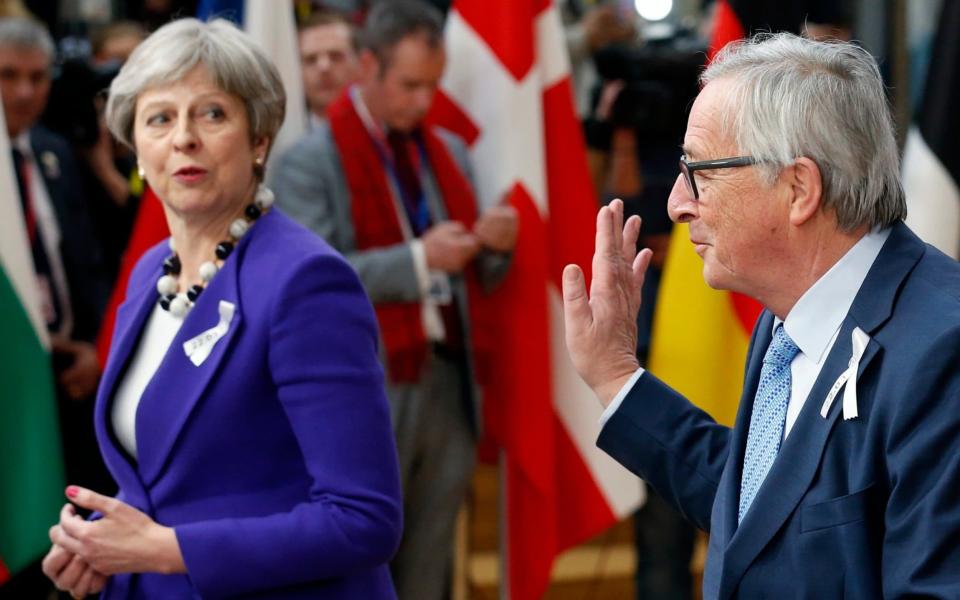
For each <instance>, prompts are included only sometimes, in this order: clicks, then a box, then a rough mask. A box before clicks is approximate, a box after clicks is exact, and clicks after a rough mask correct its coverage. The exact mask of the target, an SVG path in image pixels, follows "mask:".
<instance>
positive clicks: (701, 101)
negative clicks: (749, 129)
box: [682, 80, 735, 160]
mask: <svg viewBox="0 0 960 600" xmlns="http://www.w3.org/2000/svg"><path fill="white" fill-rule="evenodd" d="M729 93H730V89H729V82H726V81H723V80H718V81H713V82H711V83H709V84H707V86H706V87H704V88H703V90H701V92H700V94H699V95H698V96H697V98H696V100H695V101H694V103H693V107H692V108H691V109H690V117H689V119H688V120H687V130H686V133H685V135H684V138H683V146H682V149H683V153H684V154H685V155H686V156H687V158H689V159H690V160H707V159H710V158H717V157H716V156H713V154H714V153H716V152H717V151H720V150H728V149H729V148H728V147H731V146H734V145H735V142H734V140H733V136H732V133H731V131H730V128H729V127H728V126H727V124H726V123H725V119H727V118H728V115H727V110H726V109H727V106H728V105H727V101H726V98H727V95H728V94H729Z"/></svg>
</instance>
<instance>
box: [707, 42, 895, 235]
mask: <svg viewBox="0 0 960 600" xmlns="http://www.w3.org/2000/svg"><path fill="white" fill-rule="evenodd" d="M700 79H701V83H703V84H704V85H706V84H708V83H710V82H711V81H716V80H718V79H724V80H728V81H730V82H732V83H733V86H734V90H733V93H732V94H730V95H729V96H727V99H726V102H727V104H728V106H727V108H728V111H729V112H728V113H727V114H728V115H730V117H731V122H730V123H729V124H728V127H729V126H732V127H733V132H734V134H735V136H736V140H737V144H738V146H739V147H740V151H741V152H742V153H744V154H748V155H750V156H753V157H755V158H757V159H758V160H759V161H760V163H759V164H758V165H757V167H758V168H759V169H760V172H761V174H762V175H763V177H764V179H765V181H766V182H767V183H768V184H770V183H773V181H774V180H776V178H777V175H778V174H779V173H780V171H781V169H783V168H784V167H787V166H789V165H791V164H792V163H793V162H794V160H795V159H796V158H798V157H801V156H805V157H807V158H810V159H811V160H813V161H814V162H815V163H816V164H817V166H818V167H819V169H820V174H821V177H822V179H823V190H824V195H823V202H824V206H825V207H826V208H829V209H833V210H834V211H835V212H836V217H837V224H838V225H839V227H840V228H841V229H843V230H845V231H852V230H854V229H857V228H859V227H862V226H864V225H867V226H870V227H871V228H873V227H885V226H888V225H891V224H893V223H894V222H896V221H898V220H900V219H903V218H904V217H906V214H907V208H906V201H905V199H904V193H903V187H902V186H901V183H900V168H899V165H900V159H899V154H898V151H897V143H896V139H895V137H894V126H893V120H892V118H891V115H890V107H889V105H888V102H887V97H886V94H885V90H884V85H883V80H882V79H881V77H880V70H879V68H878V67H877V62H876V61H875V60H874V58H873V57H872V56H871V55H870V54H869V53H868V52H867V51H866V50H864V49H862V48H860V47H859V46H857V45H855V44H850V43H842V42H815V41H812V40H808V39H805V38H801V37H799V36H796V35H793V34H790V33H777V34H769V33H766V34H758V35H756V36H754V37H753V38H752V39H749V40H744V41H741V42H738V43H735V44H729V45H727V46H726V47H725V48H724V49H723V50H722V51H721V52H720V53H719V54H718V55H717V56H716V57H715V58H714V60H713V62H711V63H710V65H709V66H708V67H707V69H706V70H705V71H704V72H703V75H702V76H701V78H700Z"/></svg>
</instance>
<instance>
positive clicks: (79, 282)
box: [0, 17, 112, 490]
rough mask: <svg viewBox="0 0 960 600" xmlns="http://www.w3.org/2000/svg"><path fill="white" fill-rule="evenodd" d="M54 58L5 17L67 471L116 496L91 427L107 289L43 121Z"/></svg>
mask: <svg viewBox="0 0 960 600" xmlns="http://www.w3.org/2000/svg"><path fill="white" fill-rule="evenodd" d="M53 59H54V46H53V40H52V39H51V38H50V34H49V33H48V32H47V30H46V28H45V27H44V26H43V25H42V24H41V23H39V22H37V21H34V20H31V19H28V18H20V17H10V18H6V19H0V93H2V95H3V110H4V117H5V119H6V123H7V135H9V136H10V145H11V148H12V152H13V164H14V168H15V170H16V175H17V184H18V189H19V192H20V199H21V203H22V206H23V215H24V219H25V220H26V226H27V232H28V235H29V241H30V244H31V252H32V256H33V262H34V269H35V271H36V275H37V287H38V290H39V292H40V299H41V303H42V314H43V315H44V317H45V319H46V322H47V328H48V330H49V331H50V334H51V340H52V344H53V346H52V348H53V357H54V373H55V376H56V378H57V392H58V393H57V397H58V400H59V409H60V419H61V431H62V434H63V441H64V450H65V459H66V469H67V474H68V475H69V476H70V477H71V478H73V480H74V481H78V482H84V484H86V485H97V486H100V487H103V488H104V489H107V490H109V489H110V488H111V487H112V481H111V479H110V477H109V475H108V474H107V473H106V471H105V470H104V468H103V465H102V463H101V461H100V459H99V453H98V452H97V449H96V441H95V440H94V437H93V428H92V422H93V418H92V416H93V394H94V392H95V391H96V388H97V382H98V381H99V377H100V367H99V363H98V361H97V353H96V349H95V347H94V345H93V343H92V341H93V339H94V337H95V336H96V334H97V330H98V328H99V325H100V318H101V316H102V312H103V308H104V306H105V304H106V299H107V294H108V293H109V287H108V281H107V278H106V276H105V274H104V270H103V264H102V260H101V254H100V251H99V248H100V244H99V242H98V241H97V239H96V237H95V233H94V230H93V227H92V225H91V223H90V216H89V213H90V207H89V202H88V199H87V197H86V196H84V195H83V194H82V192H81V189H82V184H81V176H80V173H79V170H78V165H77V163H76V162H75V160H74V157H73V152H72V150H71V148H70V145H69V144H68V143H67V141H66V140H64V139H63V138H62V137H60V136H59V135H57V134H55V133H53V132H52V131H50V130H48V129H46V128H44V127H42V126H40V125H38V124H37V123H38V120H39V118H40V115H41V113H42V112H43V110H44V107H45V106H46V104H47V99H48V97H49V92H50V76H51V68H52V64H53Z"/></svg>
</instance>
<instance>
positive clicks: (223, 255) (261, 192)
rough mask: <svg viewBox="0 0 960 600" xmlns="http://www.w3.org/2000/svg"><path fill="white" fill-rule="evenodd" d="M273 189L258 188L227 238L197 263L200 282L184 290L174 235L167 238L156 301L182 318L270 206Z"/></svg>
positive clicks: (262, 186)
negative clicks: (208, 257)
mask: <svg viewBox="0 0 960 600" xmlns="http://www.w3.org/2000/svg"><path fill="white" fill-rule="evenodd" d="M273 201H274V197H273V192H272V191H271V190H270V188H268V187H266V186H265V185H262V184H261V185H260V186H259V187H258V188H257V193H256V196H255V197H254V200H253V202H252V203H251V204H249V205H247V208H246V209H244V215H243V217H240V218H237V219H234V221H233V222H232V223H230V227H229V229H228V233H229V239H227V240H224V241H222V242H220V243H219V244H217V248H216V251H215V254H216V258H215V259H214V260H208V261H206V262H204V263H203V264H201V265H200V283H198V284H195V285H193V286H191V287H190V288H189V289H187V290H186V291H183V292H181V291H179V290H180V281H179V279H180V267H181V265H180V257H179V256H177V249H176V247H175V246H174V243H173V237H171V238H170V241H169V242H168V243H169V246H170V252H171V254H170V256H168V257H167V258H166V259H164V261H163V275H162V276H161V277H160V279H158V280H157V293H159V294H160V299H159V300H158V303H159V304H160V307H161V308H163V309H164V310H167V311H170V314H172V315H173V316H175V317H177V318H183V317H185V316H186V315H187V313H188V312H190V309H191V308H193V305H194V304H195V303H196V302H197V299H198V298H199V297H200V294H201V292H203V290H204V289H206V287H207V284H209V283H210V280H211V279H213V278H214V276H215V275H216V274H217V272H218V271H219V270H220V266H221V265H222V264H223V261H225V260H227V257H228V256H230V253H231V252H233V248H234V247H235V246H236V244H237V242H239V241H240V238H242V237H243V236H244V235H245V234H246V233H247V231H249V230H250V226H251V225H253V222H254V221H256V220H257V219H259V218H260V217H261V216H262V215H263V214H264V213H266V212H267V211H268V210H270V208H271V207H272V206H273Z"/></svg>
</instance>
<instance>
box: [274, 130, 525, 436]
mask: <svg viewBox="0 0 960 600" xmlns="http://www.w3.org/2000/svg"><path fill="white" fill-rule="evenodd" d="M437 131H438V133H439V135H440V137H441V139H442V140H443V141H444V143H445V144H446V146H447V149H448V150H449V151H450V154H451V156H452V157H453V158H454V160H455V161H456V162H457V164H458V165H459V166H460V168H461V170H462V171H463V173H464V175H466V177H467V179H468V180H470V181H471V182H472V181H473V177H472V171H471V169H470V165H469V160H468V157H467V148H466V146H465V145H464V143H463V142H462V141H461V140H460V138H458V137H456V136H455V135H453V134H452V133H450V132H448V131H445V130H442V129H440V130H437ZM277 160H278V164H277V165H276V169H275V170H274V171H273V172H272V173H271V179H270V182H269V185H270V187H271V188H272V189H273V191H274V192H275V194H276V197H277V204H278V206H280V207H281V208H282V209H283V210H284V211H286V212H287V213H288V214H289V215H290V216H292V217H293V218H294V219H296V220H297V221H299V222H300V223H302V224H304V225H306V226H307V227H309V228H310V229H312V230H313V231H314V232H316V233H317V234H319V235H320V236H322V237H323V238H324V239H325V240H326V241H327V242H328V243H329V244H330V245H331V246H333V247H334V248H336V249H337V250H338V251H340V252H341V253H342V254H343V255H344V256H345V257H346V258H347V260H348V261H350V263H351V264H352V265H353V267H354V269H356V271H357V273H358V274H359V275H360V281H361V282H362V283H363V286H364V288H365V289H366V291H367V294H368V295H369V296H370V300H371V301H372V302H373V303H374V304H377V303H380V302H416V301H418V300H420V299H421V295H420V286H419V284H418V282H417V275H416V270H415V267H414V262H413V253H412V252H411V250H410V245H409V244H407V243H400V244H395V245H392V246H387V247H383V248H372V249H367V250H358V249H357V244H356V234H355V229H354V225H353V215H352V212H351V197H350V189H349V187H348V184H347V180H346V175H345V172H344V170H343V166H342V164H341V160H340V152H339V150H338V149H337V145H336V142H335V141H334V139H333V133H332V131H331V129H330V126H329V124H327V123H324V124H322V125H321V126H320V127H318V128H316V129H314V130H313V131H311V132H310V133H308V134H307V135H305V136H304V137H303V138H301V139H300V140H299V141H298V142H297V143H296V144H294V145H293V146H291V147H290V148H289V149H287V150H286V151H285V152H284V153H283V154H282V155H280V156H278V157H277ZM420 180H421V185H422V186H423V190H424V194H425V196H426V198H427V204H428V206H429V209H430V214H431V217H432V219H433V222H435V223H437V222H440V221H445V220H447V218H448V217H447V209H446V205H445V204H444V202H443V198H442V197H441V195H440V189H439V187H438V185H437V182H436V180H435V179H434V177H433V174H432V173H431V172H430V170H429V167H428V166H427V165H424V167H423V168H422V170H421V173H420ZM510 260H511V255H510V254H500V253H494V252H482V253H481V254H480V255H479V256H478V257H477V267H478V271H479V275H480V280H481V284H482V285H483V287H484V289H485V290H486V291H491V290H492V289H494V288H495V287H496V286H497V285H498V284H499V283H500V282H501V281H502V280H503V278H504V276H505V275H506V273H507V270H508V268H509V266H510ZM451 284H452V287H453V291H454V296H455V297H456V302H457V305H458V309H459V312H460V317H461V321H462V322H463V325H464V333H465V335H466V339H469V334H470V321H469V312H468V310H467V294H466V286H465V284H464V281H463V278H462V277H460V276H453V277H451ZM381 347H382V344H381ZM467 353H468V360H467V365H466V368H467V369H468V370H469V377H470V378H469V381H473V377H472V374H473V373H472V371H473V367H472V357H471V350H470V348H469V347H468V349H467ZM468 396H470V397H469V398H467V399H466V400H467V401H468V402H469V404H470V410H469V413H470V414H472V416H473V419H474V426H475V427H477V426H478V425H477V424H478V423H479V418H478V415H479V394H478V392H477V390H476V386H471V390H470V393H469V394H468Z"/></svg>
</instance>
